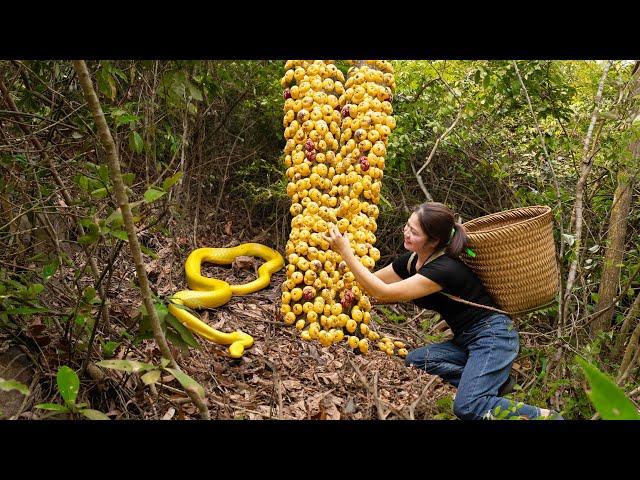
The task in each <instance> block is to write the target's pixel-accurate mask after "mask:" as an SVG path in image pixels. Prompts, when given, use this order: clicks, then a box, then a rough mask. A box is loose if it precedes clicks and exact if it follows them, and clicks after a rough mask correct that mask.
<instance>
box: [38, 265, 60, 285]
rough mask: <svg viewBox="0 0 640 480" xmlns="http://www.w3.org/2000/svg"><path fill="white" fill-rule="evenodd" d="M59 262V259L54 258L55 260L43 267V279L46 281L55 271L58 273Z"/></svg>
mask: <svg viewBox="0 0 640 480" xmlns="http://www.w3.org/2000/svg"><path fill="white" fill-rule="evenodd" d="M59 266H60V265H59V262H58V260H54V261H53V262H51V263H49V264H47V265H45V266H44V267H43V268H42V279H43V280H44V281H45V282H46V281H47V280H49V279H50V278H51V277H52V276H53V274H54V273H56V270H57V269H58V267H59Z"/></svg>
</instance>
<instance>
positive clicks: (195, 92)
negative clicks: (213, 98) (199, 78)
mask: <svg viewBox="0 0 640 480" xmlns="http://www.w3.org/2000/svg"><path fill="white" fill-rule="evenodd" d="M189 94H190V95H191V98H194V99H195V100H198V101H200V102H201V101H202V93H200V90H198V89H197V88H196V86H195V85H194V84H193V83H191V82H189Z"/></svg>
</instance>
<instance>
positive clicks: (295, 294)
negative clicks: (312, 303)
mask: <svg viewBox="0 0 640 480" xmlns="http://www.w3.org/2000/svg"><path fill="white" fill-rule="evenodd" d="M300 276H302V274H300ZM301 298H302V289H301V288H298V287H296V288H294V289H293V290H291V300H293V301H294V302H297V301H298V300H300V299H301Z"/></svg>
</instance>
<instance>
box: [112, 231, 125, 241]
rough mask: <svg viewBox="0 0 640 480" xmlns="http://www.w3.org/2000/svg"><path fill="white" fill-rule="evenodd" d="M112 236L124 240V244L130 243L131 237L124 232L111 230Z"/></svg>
mask: <svg viewBox="0 0 640 480" xmlns="http://www.w3.org/2000/svg"><path fill="white" fill-rule="evenodd" d="M109 233H110V234H111V235H113V236H114V237H116V238H117V239H119V240H122V241H124V242H128V241H129V237H128V236H127V232H125V231H124V230H111V231H110V232H109Z"/></svg>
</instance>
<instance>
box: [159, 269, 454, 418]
mask: <svg viewBox="0 0 640 480" xmlns="http://www.w3.org/2000/svg"><path fill="white" fill-rule="evenodd" d="M260 264H261V261H254V263H252V262H251V261H250V260H249V259H245V261H241V262H238V263H236V264H234V265H233V266H232V267H231V268H224V267H218V266H210V265H208V266H205V267H203V274H205V275H210V276H214V277H215V278H221V279H224V280H226V281H228V282H229V283H234V284H241V283H246V282H249V281H251V280H252V279H253V278H254V277H255V270H256V269H257V268H258V266H259V265H260ZM153 268H154V265H153V264H151V265H150V269H153ZM170 276H172V275H171V274H170V272H168V271H162V272H160V273H159V274H158V277H157V279H156V282H157V284H158V285H163V284H167V285H168V283H169V280H168V277H170ZM283 279H284V275H283V274H282V272H279V273H278V274H276V275H274V276H273V277H272V281H271V286H270V287H268V288H266V289H264V290H262V291H259V292H255V293H253V294H250V295H247V296H235V297H232V299H231V301H230V302H229V303H228V304H226V305H224V306H222V307H219V308H217V309H213V310H209V311H201V312H200V317H201V319H202V320H203V321H205V322H206V323H208V324H209V325H211V326H212V327H214V328H216V329H218V330H221V331H225V332H231V331H234V330H242V331H244V332H246V333H248V334H250V335H251V336H252V337H253V338H254V345H253V346H252V347H251V348H250V349H248V350H247V351H246V352H245V354H244V355H243V357H242V358H240V359H232V358H230V357H229V356H228V355H227V351H226V347H225V346H222V345H217V344H213V343H210V342H207V341H204V340H199V343H200V344H201V346H202V348H201V349H200V350H195V349H190V351H189V353H188V354H185V353H178V355H177V356H178V360H179V363H180V364H181V366H182V367H183V369H184V370H185V371H186V372H187V373H189V375H191V376H192V377H193V378H195V379H196V380H198V381H199V382H200V384H201V385H203V387H204V388H205V390H206V393H207V399H208V404H209V408H210V412H211V416H212V418H219V419H335V420H338V419H394V418H396V419H414V418H422V419H430V418H434V417H436V418H451V401H452V400H451V399H452V395H453V392H454V391H455V389H453V388H452V387H450V386H448V385H446V384H444V383H443V382H442V381H441V380H440V379H439V378H438V377H434V376H431V375H428V374H426V373H424V372H421V371H418V370H416V369H414V368H407V367H405V366H404V363H403V361H402V359H400V358H399V357H397V356H394V357H389V356H388V355H387V354H385V353H383V352H381V351H378V350H373V351H370V352H369V353H368V354H366V355H363V354H360V353H359V352H358V353H354V352H353V351H352V350H351V349H350V348H349V347H348V346H347V344H346V342H341V343H340V344H337V345H333V346H331V347H323V346H322V345H321V344H320V343H319V342H316V341H312V342H306V341H304V340H302V339H301V338H300V336H299V332H298V331H297V330H296V329H295V328H294V327H293V326H288V325H285V324H284V323H283V322H281V321H279V320H278V319H277V317H276V309H277V307H278V306H279V301H280V289H279V285H280V284H281V283H282V281H283ZM177 284H178V285H176V286H178V287H179V288H185V284H184V281H183V280H181V279H180V280H179V281H178V282H177ZM160 290H162V287H160ZM378 313H379V314H378V315H377V316H376V317H377V320H378V321H377V322H375V327H376V329H377V330H378V331H379V332H380V333H381V334H386V335H387V336H390V337H391V338H395V339H400V340H402V341H404V342H406V343H408V345H409V346H411V347H413V348H415V347H416V346H418V344H417V338H419V334H418V333H417V331H414V332H406V331H405V332H398V330H399V329H402V330H407V329H408V328H411V325H409V326H406V325H405V326H404V327H400V326H398V325H395V324H393V325H391V324H390V325H387V326H385V324H384V322H383V321H382V318H383V317H382V315H381V314H380V312H378ZM414 320H415V322H414V323H415V325H417V324H418V323H419V322H418V321H417V319H415V318H414ZM378 322H379V323H378ZM407 334H409V335H410V338H407ZM416 337H417V338H416ZM412 338H413V340H412ZM169 380H170V379H169ZM169 385H172V384H171V383H169V384H168V385H167V386H169ZM174 385H175V381H174ZM163 390H165V391H163ZM158 394H159V397H160V398H158V401H156V402H155V411H154V412H153V413H152V412H149V411H147V414H149V418H160V417H169V416H174V415H175V416H178V417H179V418H183V417H196V416H197V411H196V409H195V407H194V406H193V405H192V404H191V403H190V402H187V400H186V398H185V396H184V395H182V394H179V393H178V392H177V391H175V390H173V389H167V388H166V387H161V388H159V389H158Z"/></svg>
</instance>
